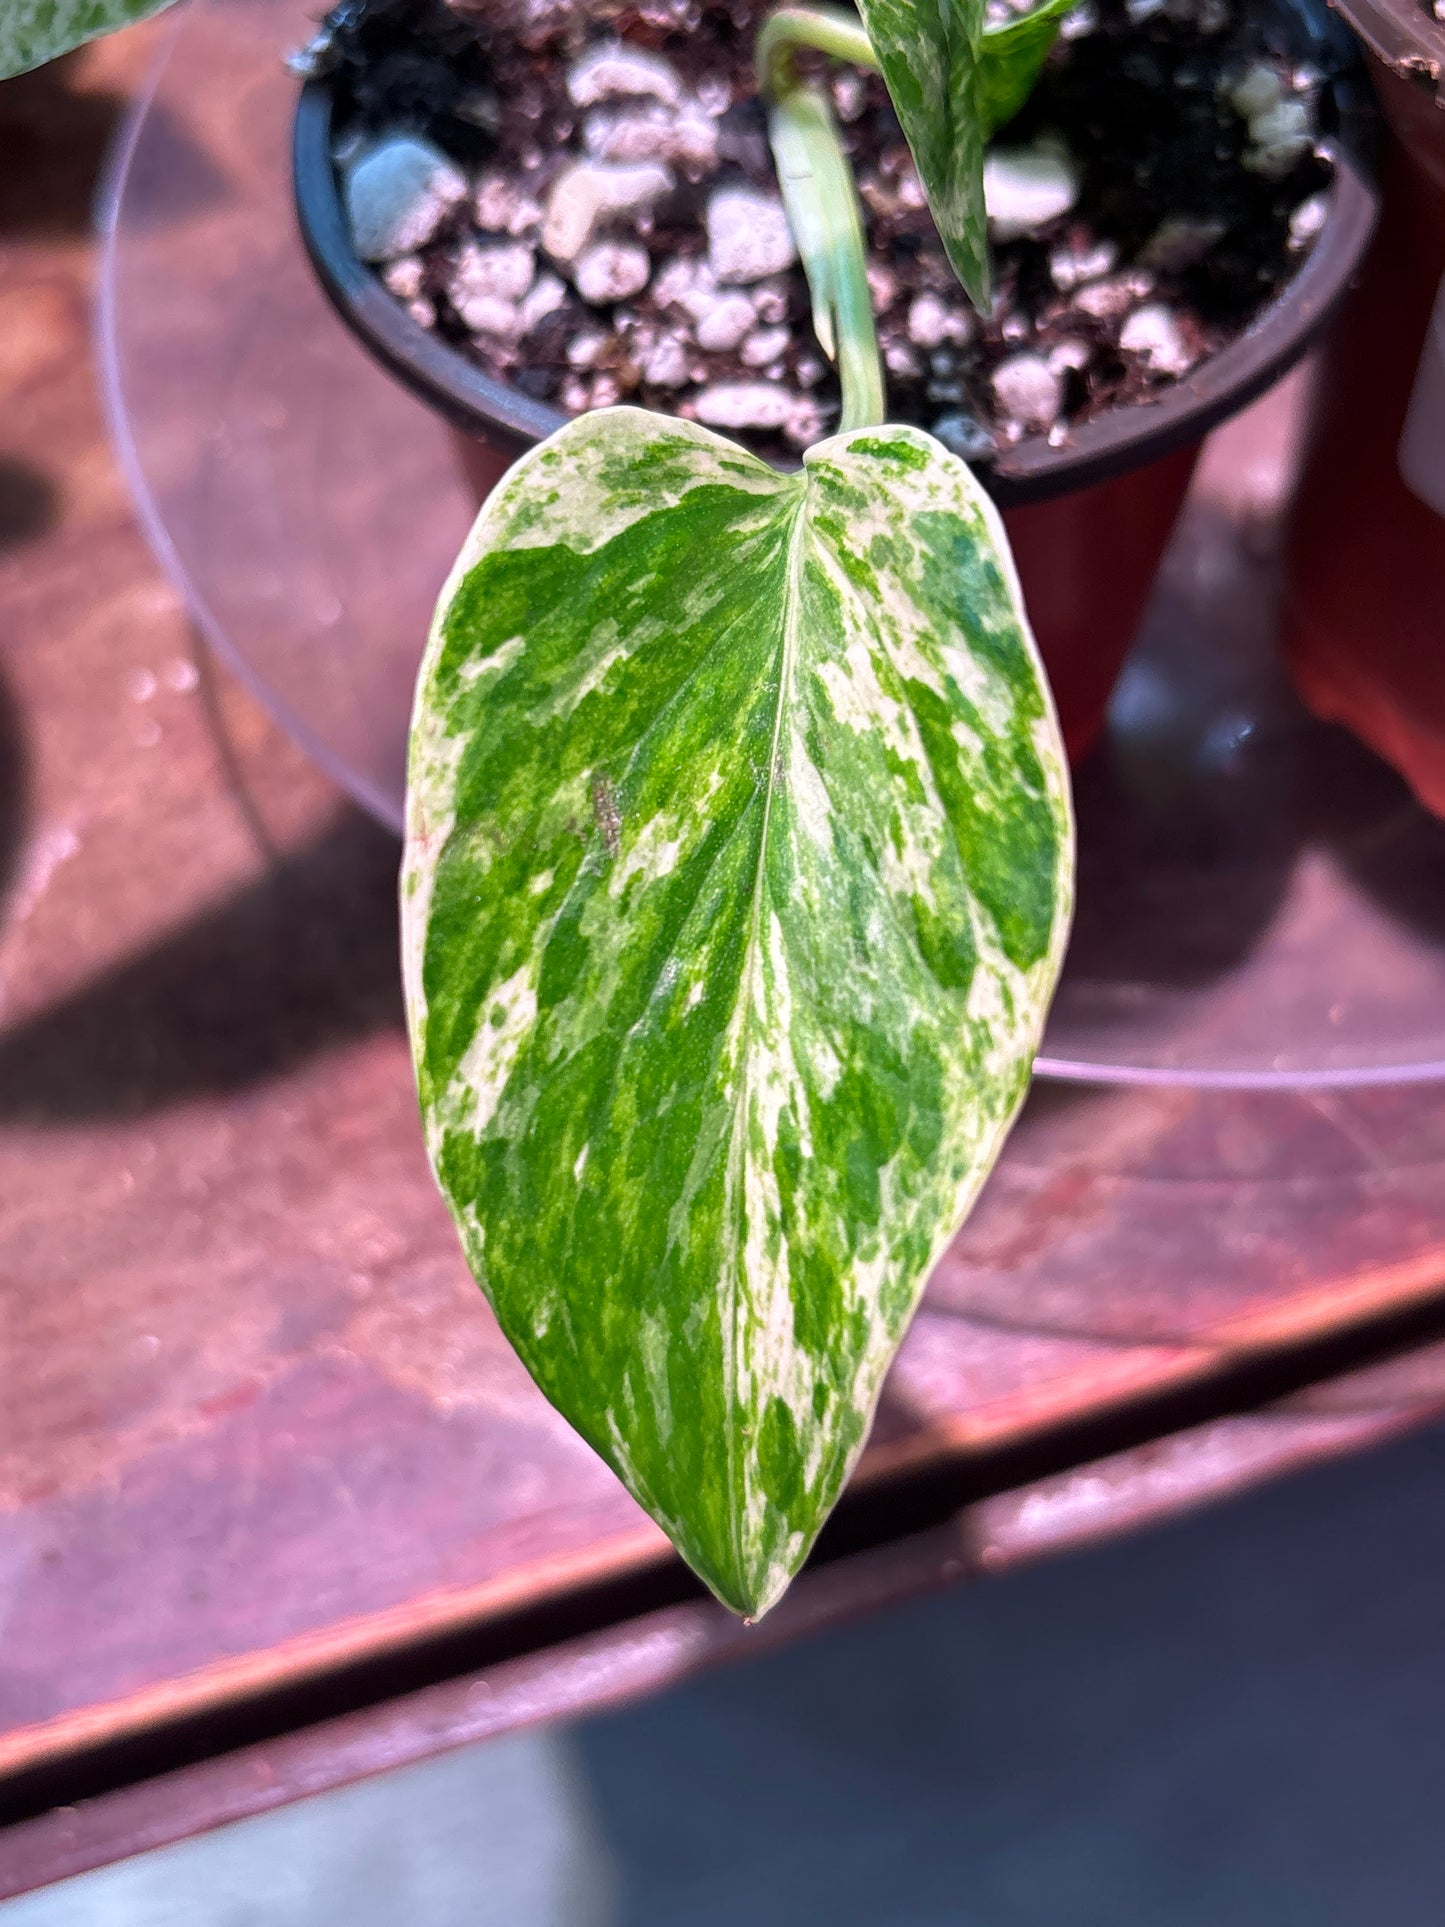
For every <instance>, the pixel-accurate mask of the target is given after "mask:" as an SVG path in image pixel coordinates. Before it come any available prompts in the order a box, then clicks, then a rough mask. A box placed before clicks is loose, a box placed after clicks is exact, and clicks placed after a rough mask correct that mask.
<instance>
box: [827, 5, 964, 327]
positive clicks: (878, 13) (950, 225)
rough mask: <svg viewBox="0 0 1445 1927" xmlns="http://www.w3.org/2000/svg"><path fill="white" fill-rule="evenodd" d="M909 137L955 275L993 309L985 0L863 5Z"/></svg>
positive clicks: (920, 176)
mask: <svg viewBox="0 0 1445 1927" xmlns="http://www.w3.org/2000/svg"><path fill="white" fill-rule="evenodd" d="M858 11H859V13H860V14H861V15H862V16H863V24H864V25H865V26H866V27H867V29H868V37H869V39H870V40H871V41H872V43H873V48H874V52H875V53H876V54H877V56H878V64H879V66H880V67H881V68H882V70H883V78H884V80H885V81H886V82H887V84H888V92H889V94H890V96H891V97H892V100H893V105H894V108H895V110H896V112H897V114H898V119H899V122H900V124H901V126H902V128H903V133H904V137H905V139H906V140H907V142H908V145H909V147H910V149H911V150H912V153H913V158H914V161H915V163H916V164H917V167H918V174H919V179H920V180H921V181H922V183H923V190H924V192H925V194H926V195H927V196H928V205H929V208H930V209H931V211H932V214H933V218H934V222H935V223H936V225H937V227H938V233H939V238H940V239H941V240H942V242H943V245H944V248H945V250H946V252H947V254H948V258H949V260H950V261H951V262H952V264H953V269H954V272H955V273H956V274H957V276H958V278H959V280H960V281H961V282H962V283H963V286H964V288H965V290H966V291H967V293H968V295H969V297H970V299H971V300H972V301H973V303H974V305H975V306H976V307H977V308H978V309H979V310H980V312H981V313H987V311H988V308H989V304H990V284H991V273H990V265H989V253H988V219H987V214H986V211H985V208H984V197H983V149H984V142H985V140H986V138H987V134H988V131H989V130H988V128H987V127H986V126H985V124H984V120H983V116H982V113H981V112H980V107H979V100H978V93H979V86H980V77H979V62H980V58H981V54H982V47H983V40H984V31H983V23H984V0H859V4H858Z"/></svg>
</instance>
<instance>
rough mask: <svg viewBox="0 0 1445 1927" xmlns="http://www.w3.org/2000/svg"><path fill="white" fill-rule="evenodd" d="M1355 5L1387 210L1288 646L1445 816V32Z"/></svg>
mask: <svg viewBox="0 0 1445 1927" xmlns="http://www.w3.org/2000/svg"><path fill="white" fill-rule="evenodd" d="M1340 11H1341V12H1342V13H1343V14H1344V15H1345V16H1346V17H1347V18H1348V19H1349V20H1350V22H1351V24H1352V25H1354V26H1356V27H1357V29H1358V30H1359V31H1360V32H1361V33H1362V34H1363V35H1364V36H1365V38H1366V40H1367V42H1368V44H1369V47H1370V55H1371V58H1370V70H1371V77H1372V79H1373V81H1374V83H1375V87H1376V91H1377V94H1378V96H1379V101H1380V106H1381V108H1382V110H1383V115H1384V120H1385V125H1386V129H1387V134H1386V145H1387V151H1386V154H1385V156H1384V165H1383V168H1382V174H1381V188H1382V193H1383V209H1382V213H1381V219H1380V228H1379V233H1378V235H1377V238H1376V240H1375V244H1374V246H1373V248H1372V250H1371V252H1370V254H1369V256H1368V258H1367V260H1366V263H1365V268H1364V272H1363V274H1362V276H1361V278H1360V281H1359V285H1358V286H1357V288H1356V289H1355V291H1354V292H1353V294H1352V295H1351V296H1350V297H1349V300H1348V301H1347V303H1346V305H1345V309H1344V311H1343V313H1342V315H1341V318H1340V322H1339V326H1338V329H1337V331H1336V333H1335V335H1334V338H1333V340H1332V341H1331V343H1330V346H1329V348H1328V350H1327V355H1326V361H1325V367H1324V370H1323V379H1322V381H1321V384H1320V401H1319V405H1318V410H1317V414H1316V419H1315V422H1314V427H1313V435H1312V440H1311V443H1310V448H1309V455H1308V458H1307V462H1306V466H1305V470H1304V475H1303V479H1302V482H1301V486H1300V491H1299V495H1298V498H1297V501H1296V507H1295V512H1294V516H1293V521H1292V527H1291V532H1290V537H1289V547H1288V581H1287V586H1286V594H1285V610H1284V616H1285V640H1286V649H1287V652H1288V658H1289V663H1290V667H1291V669H1292V671H1293V674H1294V678H1295V682H1296V685H1297V687H1298V689H1299V692H1300V694H1301V696H1302V697H1303V698H1304V700H1305V702H1306V703H1307V704H1308V705H1309V707H1310V708H1311V709H1312V710H1313V711H1314V712H1315V713H1316V714H1317V715H1319V716H1322V717H1324V718H1325V719H1326V720H1327V721H1331V722H1340V723H1344V724H1346V725H1347V726H1348V727H1349V728H1350V729H1352V730H1354V732H1355V733H1356V735H1358V736H1360V737H1362V738H1363V740H1364V741H1365V742H1367V743H1368V744H1369V745H1370V747H1371V748H1372V749H1374V750H1375V751H1377V753H1378V754H1379V755H1381V756H1383V757H1385V758H1386V759H1387V761H1389V762H1391V763H1393V764H1394V766H1395V767H1396V769H1398V770H1399V771H1400V773H1401V774H1402V775H1403V776H1404V777H1405V778H1406V780H1407V781H1408V782H1409V783H1410V785H1411V787H1412V788H1413V789H1414V791H1415V793H1416V794H1417V795H1418V797H1419V798H1420V800H1421V802H1422V803H1424V804H1425V805H1426V807H1427V808H1429V809H1431V810H1433V811H1435V813H1436V814H1437V815H1440V816H1445V27H1442V26H1439V25H1437V24H1436V23H1435V22H1434V21H1433V20H1432V19H1431V18H1430V16H1429V15H1428V14H1427V13H1426V12H1425V10H1424V8H1423V7H1422V6H1420V5H1418V4H1417V0H1369V4H1368V6H1366V5H1364V4H1362V0H1346V4H1342V5H1341V7H1340ZM1432 61H1433V63H1434V73H1433V77H1432V75H1431V71H1430V63H1431V62H1432ZM1437 87H1438V88H1440V89H1441V90H1442V91H1437ZM1432 316H1433V321H1432Z"/></svg>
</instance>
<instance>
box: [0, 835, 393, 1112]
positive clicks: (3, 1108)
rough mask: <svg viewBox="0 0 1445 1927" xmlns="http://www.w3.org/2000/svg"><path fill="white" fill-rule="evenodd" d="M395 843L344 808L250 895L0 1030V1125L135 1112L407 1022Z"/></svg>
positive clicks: (231, 1086) (267, 1072)
mask: <svg viewBox="0 0 1445 1927" xmlns="http://www.w3.org/2000/svg"><path fill="white" fill-rule="evenodd" d="M398 861H399V847H398V844H397V842H396V839H395V838H394V837H392V836H391V835H390V834H389V833H388V832H387V831H385V830H382V829H380V828H378V827H377V826H376V825H375V824H373V823H372V822H371V821H370V820H369V819H368V818H366V817H364V816H362V815H361V813H360V812H359V811H354V810H349V809H348V810H346V811H345V812H343V813H342V814H341V815H340V816H339V817H337V818H336V820H335V821H334V822H333V823H332V824H331V826H330V827H329V828H328V829H327V830H326V831H325V833H324V834H323V835H321V836H320V837H318V838H317V840H316V841H315V842H313V843H311V844H308V845H307V846H306V847H305V848H304V849H302V850H299V851H297V852H296V853H295V854H294V855H291V856H288V857H285V858H283V859H281V860H280V861H279V862H278V863H277V864H276V867H275V868H274V869H273V870H272V871H271V872H270V873H269V874H268V875H267V876H265V877H264V878H263V879H262V880H261V881H259V882H257V883H256V884H255V885H254V886H252V887H251V888H250V889H247V890H244V891H242V892H240V893H239V894H238V895H236V896H234V897H232V898H231V899H230V900H229V901H228V902H226V903H224V904H222V905H221V906H220V907H219V908H217V909H215V910H212V911H210V912H208V913H207V914H205V915H203V916H200V917H198V918H196V919H195V920H194V921H193V922H191V923H188V924H186V925H185V926H184V927H182V928H181V929H180V930H177V931H176V932H174V933H173V934H171V935H170V936H168V937H166V938H164V939H163V940H162V941H161V942H160V943H158V944H157V945H156V946H155V947H154V948H153V949H150V950H148V951H146V952H145V953H144V954H143V955H141V956H138V957H135V958H133V959H131V960H130V961H128V962H125V963H123V964H121V965H120V966H119V967H118V968H116V969H114V970H111V971H108V972H107V973H106V974H105V975H104V976H102V977H101V978H99V979H98V980H97V981H95V982H93V983H90V984H87V985H86V986H85V987H84V988H82V989H81V990H79V991H77V992H76V993H75V994H74V995H73V996H71V997H67V998H66V999H64V1001H63V1002H61V1003H59V1004H55V1005H53V1006H51V1007H50V1008H49V1009H48V1010H44V1011H42V1012H41V1013H40V1014H39V1015H38V1016H36V1017H34V1018H32V1019H30V1020H29V1021H28V1022H25V1023H22V1024H21V1025H19V1026H18V1027H17V1028H16V1029H14V1030H12V1031H9V1032H7V1033H6V1034H4V1036H3V1037H0V1122H13V1121H28V1122H33V1123H66V1122H72V1121H75V1120H78V1119H82V1118H95V1117H113V1116H127V1115H134V1114H136V1113H138V1112H143V1111H147V1110H151V1109H154V1108H156V1107H158V1106H160V1105H164V1104H167V1103H172V1102H174V1101H176V1100H177V1099H180V1098H187V1097H195V1096H199V1095H203V1094H219V1093H224V1092H227V1091H232V1090H237V1089H240V1088H242V1087H244V1086H246V1085H250V1084H254V1083H256V1082H258V1081H259V1080H261V1079H263V1078H266V1077H270V1076H274V1075H275V1074H277V1073H278V1072H280V1071H283V1070H285V1069H287V1068H288V1067H289V1066H290V1065H292V1064H295V1063H298V1062H301V1061H303V1060H304V1059H306V1058H307V1057H310V1056H312V1055H314V1054H315V1053H316V1052H317V1051H320V1050H324V1049H326V1048H327V1047H328V1046H331V1045H334V1044H337V1043H340V1042H342V1041H344V1040H345V1039H347V1038H354V1037H361V1036H366V1035H369V1034H371V1033H373V1032H375V1031H379V1030H389V1029H390V1030H399V1029H400V1028H401V1026H402V1022H403V1016H402V1001H401V978H400V965H399V960H398V952H397V916H396V872H397V864H398Z"/></svg>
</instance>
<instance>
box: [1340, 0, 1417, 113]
mask: <svg viewBox="0 0 1445 1927" xmlns="http://www.w3.org/2000/svg"><path fill="white" fill-rule="evenodd" d="M1329 4H1330V6H1331V7H1332V8H1333V9H1334V11H1335V12H1336V13H1337V14H1338V15H1339V16H1340V18H1341V19H1342V20H1343V21H1344V22H1345V23H1346V25H1348V26H1349V27H1351V28H1352V29H1353V30H1354V32H1355V33H1357V34H1358V35H1359V37H1360V39H1361V40H1363V41H1364V43H1365V45H1366V46H1367V47H1368V48H1369V50H1370V52H1371V53H1372V54H1374V56H1375V58H1376V59H1377V60H1379V61H1382V62H1383V63H1384V65H1385V66H1386V67H1388V68H1389V69H1390V71H1391V72H1392V73H1395V74H1399V75H1400V76H1401V77H1402V78H1403V79H1405V80H1414V81H1417V82H1419V83H1420V85H1421V86H1422V87H1424V88H1426V89H1427V90H1429V91H1430V92H1431V93H1433V94H1434V95H1435V97H1436V101H1437V104H1438V105H1439V106H1441V107H1445V25H1442V23H1441V22H1440V21H1438V20H1436V19H1434V18H1433V17H1432V15H1430V14H1429V13H1427V12H1426V11H1425V8H1424V6H1423V5H1422V4H1421V0H1329Z"/></svg>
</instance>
